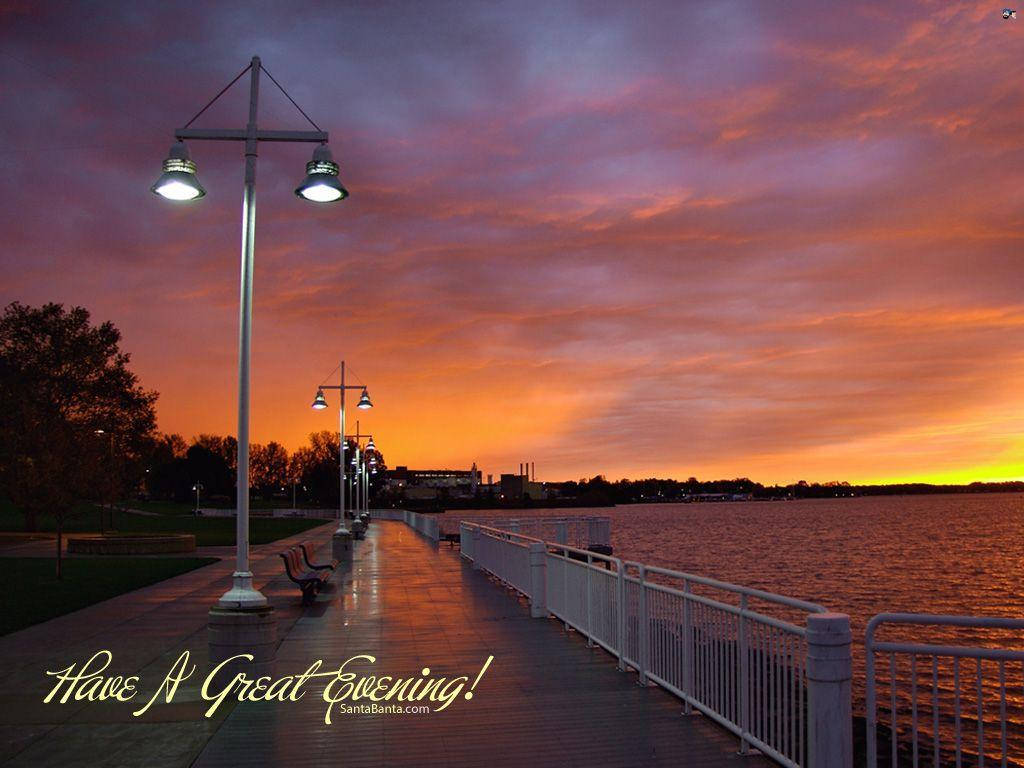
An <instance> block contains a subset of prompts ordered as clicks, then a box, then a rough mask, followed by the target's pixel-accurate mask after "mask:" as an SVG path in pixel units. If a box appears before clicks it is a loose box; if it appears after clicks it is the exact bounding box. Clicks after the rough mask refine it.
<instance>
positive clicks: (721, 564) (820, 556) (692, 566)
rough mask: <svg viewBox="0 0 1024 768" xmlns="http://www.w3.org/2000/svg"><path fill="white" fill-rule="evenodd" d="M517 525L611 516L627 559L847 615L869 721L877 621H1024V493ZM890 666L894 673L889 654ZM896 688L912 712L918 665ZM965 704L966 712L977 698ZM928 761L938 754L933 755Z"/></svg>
mask: <svg viewBox="0 0 1024 768" xmlns="http://www.w3.org/2000/svg"><path fill="white" fill-rule="evenodd" d="M470 514H477V513H470ZM478 514H480V515H484V514H487V515H494V514H495V513H494V512H493V511H488V512H486V513H485V512H480V513H478ZM512 514H514V515H516V516H527V515H552V516H561V515H573V514H589V515H604V516H608V517H611V518H612V545H613V546H614V548H615V555H616V556H617V557H621V558H623V559H629V560H636V561H639V562H642V563H646V564H649V565H658V566H662V567H665V568H671V569H674V570H679V571H686V572H690V573H695V574H699V575H704V576H710V577H712V578H716V579H720V580H723V581H729V582H734V583H737V584H742V585H745V586H750V587H756V588H758V589H763V590H767V591H769V592H776V593H779V594H783V595H787V596H789V597H797V598H801V599H804V600H809V601H811V602H815V603H819V604H821V605H823V606H825V607H826V608H828V609H830V610H834V611H839V612H842V613H847V614H849V615H850V619H851V625H852V629H853V635H854V642H855V644H856V646H857V647H855V649H854V664H855V692H854V697H855V708H856V709H858V710H862V707H863V668H864V650H863V642H864V632H865V628H866V625H867V622H868V620H869V619H870V618H871V617H872V616H873V615H875V614H877V613H883V612H907V613H937V614H968V615H985V616H1010V617H1018V618H1019V617H1024V496H1022V495H1021V494H957V495H940V496H873V497H864V498H843V499H808V500H803V501H790V502H730V503H698V504H637V505H628V506H619V507H615V508H613V509H611V508H604V509H600V508H599V509H573V510H569V509H552V510H544V509H537V510H516V511H515V512H514V513H512ZM465 516H467V517H468V516H470V515H465ZM882 639H893V640H896V639H905V640H917V641H921V642H942V643H947V642H952V643H956V644H962V645H991V646H996V647H1007V648H1013V649H1018V650H1019V649H1022V648H1024V638H1022V633H1019V632H1018V633H1015V634H1011V633H1006V632H995V631H980V630H978V631H974V630H966V631H965V630H958V631H956V632H955V633H953V632H950V631H944V630H933V629H925V630H922V629H916V628H909V629H902V628H901V629H899V630H898V631H895V632H894V631H892V630H890V631H889V633H888V634H886V635H884V637H882ZM885 665H886V666H885V668H886V670H887V669H888V666H887V665H888V657H886V659H885ZM921 666H924V667H926V668H924V669H918V679H919V681H920V683H919V685H920V687H921V692H920V693H919V697H922V698H923V699H927V697H930V690H931V689H930V686H931V661H930V659H929V660H927V664H926V665H921ZM973 674H974V666H973V663H972V664H971V665H970V669H965V670H964V674H963V681H962V682H963V685H964V686H965V688H967V689H969V688H971V687H972V686H973V685H974V678H973V677H972V676H971V675H973ZM1006 674H1007V678H1008V679H1007V683H1008V686H1009V690H1008V704H1007V706H1008V712H1009V713H1010V720H1011V721H1012V722H1011V727H1010V733H1009V734H1008V738H1009V744H1010V756H1011V758H1013V757H1017V759H1020V757H1021V756H1024V696H1022V693H1024V679H1022V670H1021V665H1020V664H1019V663H1014V664H1012V665H1007V668H1006ZM940 675H941V677H942V678H943V679H945V678H946V677H950V676H951V670H950V669H948V668H943V669H942V670H940ZM897 678H898V681H899V682H898V685H897V690H898V700H899V702H900V708H901V709H902V708H903V707H904V705H905V704H907V702H909V697H908V695H907V690H908V689H909V678H910V670H909V666H906V665H901V666H899V667H898V668H897ZM985 678H986V679H985V694H984V698H985V700H986V710H985V712H986V714H985V716H984V717H985V720H986V721H988V720H989V717H990V716H991V714H990V705H991V706H992V707H994V712H995V714H996V715H998V706H999V696H1000V694H999V689H998V667H997V666H996V665H992V666H991V668H986V670H985ZM880 679H881V676H880ZM951 690H952V689H951V687H950V685H949V684H947V683H943V684H942V691H941V698H942V700H943V701H944V705H943V708H944V709H947V711H948V709H949V708H950V707H951V704H949V706H948V707H947V706H946V705H947V704H948V701H947V699H949V698H950V697H951V695H952V694H951ZM879 696H880V700H881V701H880V703H882V704H883V705H884V704H885V702H887V701H888V696H889V689H888V687H885V686H883V687H881V688H880V689H879ZM922 703H924V704H927V701H923V702H922ZM964 706H965V707H967V706H968V702H967V700H965V704H964ZM970 706H973V703H971V704H970ZM921 714H922V719H923V722H925V723H928V722H930V710H927V709H923V710H922V713H921ZM924 718H928V719H924ZM973 727H974V723H973V721H971V722H970V723H969V724H967V722H966V721H965V725H964V728H965V730H966V731H970V729H971V728H973ZM943 729H944V730H945V729H946V725H945V724H944V725H943ZM987 731H988V727H986V732H987ZM999 737H1000V734H999V731H998V728H996V729H995V730H994V731H993V732H992V734H991V735H989V734H988V733H986V750H985V751H986V752H990V751H991V749H992V748H995V749H998V741H999ZM989 739H991V741H990V740H989ZM965 746H969V744H966V743H965ZM924 754H928V755H929V757H930V753H927V752H926V753H924Z"/></svg>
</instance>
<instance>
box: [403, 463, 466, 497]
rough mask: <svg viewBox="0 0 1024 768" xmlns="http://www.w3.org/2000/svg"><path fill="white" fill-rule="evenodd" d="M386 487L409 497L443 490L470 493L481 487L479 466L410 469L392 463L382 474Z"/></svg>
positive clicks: (431, 494) (452, 494) (433, 493)
mask: <svg viewBox="0 0 1024 768" xmlns="http://www.w3.org/2000/svg"><path fill="white" fill-rule="evenodd" d="M385 485H386V487H387V489H388V491H390V492H392V493H395V494H398V493H402V494H404V495H405V496H406V498H410V499H433V498H437V497H438V496H439V495H440V494H441V492H442V491H446V492H447V494H448V495H449V496H453V497H458V496H466V497H472V496H473V495H474V494H475V493H476V491H477V489H478V488H479V487H480V470H479V469H477V468H476V464H474V465H473V469H409V468H408V467H402V466H399V467H395V468H394V469H389V470H388V471H387V474H386V475H385Z"/></svg>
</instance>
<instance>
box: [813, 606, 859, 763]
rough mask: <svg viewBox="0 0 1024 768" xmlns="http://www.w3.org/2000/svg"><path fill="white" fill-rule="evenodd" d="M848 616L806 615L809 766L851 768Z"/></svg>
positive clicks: (851, 715) (850, 668) (851, 719)
mask: <svg viewBox="0 0 1024 768" xmlns="http://www.w3.org/2000/svg"><path fill="white" fill-rule="evenodd" d="M852 667H853V661H852V659H851V655H850V617H849V616H847V615H846V614H845V613H812V614H810V615H809V616H808V617H807V726H808V731H807V741H808V744H807V762H808V766H809V768H853V712H852V702H851V688H850V686H851V683H850V681H851V678H852V676H853V671H852Z"/></svg>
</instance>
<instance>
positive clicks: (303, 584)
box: [278, 547, 334, 605]
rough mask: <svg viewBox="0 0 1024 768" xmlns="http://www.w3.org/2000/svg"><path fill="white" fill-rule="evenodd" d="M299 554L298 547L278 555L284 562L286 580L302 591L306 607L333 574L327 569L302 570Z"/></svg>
mask: <svg viewBox="0 0 1024 768" xmlns="http://www.w3.org/2000/svg"><path fill="white" fill-rule="evenodd" d="M299 552H300V548H299V547H289V548H288V549H286V550H285V551H284V552H279V553H278V554H279V555H280V556H281V559H282V560H284V571H285V573H286V574H288V578H289V579H291V580H292V581H293V582H294V583H295V584H297V585H298V586H299V589H301V590H302V603H303V605H308V604H309V603H311V602H313V598H314V597H316V594H317V592H319V591H320V590H321V589H322V588H323V586H324V585H325V584H326V583H327V582H328V581H330V578H331V576H332V575H333V573H334V572H333V571H332V570H330V569H327V568H324V569H320V570H317V569H315V568H309V569H306V568H304V567H303V565H302V561H301V560H300V559H299ZM302 552H303V556H305V551H304V550H302Z"/></svg>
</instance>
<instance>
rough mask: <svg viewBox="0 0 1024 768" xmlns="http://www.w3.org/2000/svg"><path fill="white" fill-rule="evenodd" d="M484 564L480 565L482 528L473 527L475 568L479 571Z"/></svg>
mask: <svg viewBox="0 0 1024 768" xmlns="http://www.w3.org/2000/svg"><path fill="white" fill-rule="evenodd" d="M482 567H483V566H481V565H480V528H479V527H476V526H474V527H473V570H474V571H479V570H480V569H481V568H482Z"/></svg>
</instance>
